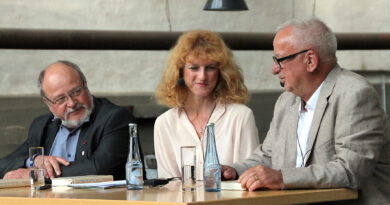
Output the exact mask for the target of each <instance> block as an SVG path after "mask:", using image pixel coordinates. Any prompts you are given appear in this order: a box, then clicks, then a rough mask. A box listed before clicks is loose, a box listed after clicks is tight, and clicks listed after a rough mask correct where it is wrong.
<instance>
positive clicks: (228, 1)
mask: <svg viewBox="0 0 390 205" xmlns="http://www.w3.org/2000/svg"><path fill="white" fill-rule="evenodd" d="M203 10H207V11H244V10H248V6H247V5H246V3H245V0H207V3H206V5H205V6H204V8H203Z"/></svg>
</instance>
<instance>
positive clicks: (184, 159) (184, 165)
mask: <svg viewBox="0 0 390 205" xmlns="http://www.w3.org/2000/svg"><path fill="white" fill-rule="evenodd" d="M180 156H181V180H182V190H183V191H195V189H196V179H195V165H196V148H195V146H183V147H180Z"/></svg>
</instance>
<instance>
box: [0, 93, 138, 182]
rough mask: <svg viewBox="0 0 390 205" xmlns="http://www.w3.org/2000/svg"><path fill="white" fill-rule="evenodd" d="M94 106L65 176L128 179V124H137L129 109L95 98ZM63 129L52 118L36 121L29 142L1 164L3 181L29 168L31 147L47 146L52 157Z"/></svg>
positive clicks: (63, 168)
mask: <svg viewBox="0 0 390 205" xmlns="http://www.w3.org/2000/svg"><path fill="white" fill-rule="evenodd" d="M94 105H95V107H94V110H93V112H92V114H91V116H90V120H89V122H86V123H84V124H83V125H82V126H81V132H80V136H79V140H78V143H77V149H76V156H75V161H74V162H72V163H71V165H69V166H61V171H62V175H61V176H80V175H90V174H111V175H113V176H114V178H115V179H124V178H125V163H126V160H127V155H128V152H129V132H128V124H129V123H130V122H133V123H134V122H135V119H134V117H133V116H132V115H131V114H130V113H129V112H128V111H127V110H126V109H124V108H122V107H119V106H117V105H114V104H113V103H111V102H110V101H108V100H107V99H103V98H94ZM59 125H60V122H59V120H57V121H53V115H52V114H46V115H43V116H40V117H38V118H36V119H35V120H34V121H33V122H32V124H31V126H30V130H29V133H28V138H27V140H26V141H25V142H24V143H23V144H22V145H21V146H20V147H19V148H17V149H16V150H15V151H14V152H12V153H11V154H9V155H8V156H6V157H5V158H3V159H2V160H1V161H0V177H1V178H3V176H4V174H5V173H7V172H8V171H11V170H15V169H18V168H23V167H25V161H26V159H27V158H28V148H29V147H32V146H43V147H44V148H45V155H48V154H49V153H50V149H51V146H52V144H53V142H54V138H55V136H56V133H57V131H58V128H59ZM141 154H142V153H141Z"/></svg>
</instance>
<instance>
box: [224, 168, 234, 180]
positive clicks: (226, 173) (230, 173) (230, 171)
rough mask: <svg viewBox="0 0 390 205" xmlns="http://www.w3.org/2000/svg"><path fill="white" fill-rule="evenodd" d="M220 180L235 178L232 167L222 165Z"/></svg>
mask: <svg viewBox="0 0 390 205" xmlns="http://www.w3.org/2000/svg"><path fill="white" fill-rule="evenodd" d="M222 178H223V179H227V180H229V179H230V180H231V179H236V178H237V172H236V170H235V169H234V168H233V167H230V166H227V165H222Z"/></svg>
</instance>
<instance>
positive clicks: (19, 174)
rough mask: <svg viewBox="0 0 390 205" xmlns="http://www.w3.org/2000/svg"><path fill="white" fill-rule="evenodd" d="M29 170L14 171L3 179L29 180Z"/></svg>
mask: <svg viewBox="0 0 390 205" xmlns="http://www.w3.org/2000/svg"><path fill="white" fill-rule="evenodd" d="M29 173H30V172H29V169H27V168H19V169H16V170H12V171H9V172H7V173H6V174H5V175H4V177H3V179H22V178H29Z"/></svg>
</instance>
